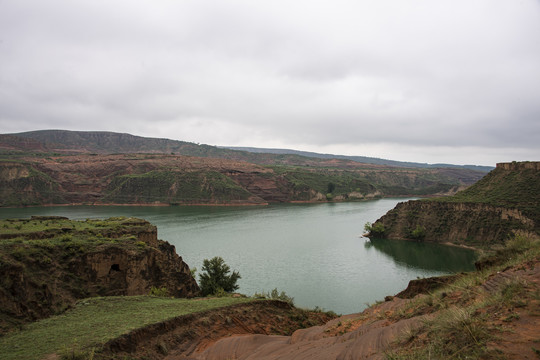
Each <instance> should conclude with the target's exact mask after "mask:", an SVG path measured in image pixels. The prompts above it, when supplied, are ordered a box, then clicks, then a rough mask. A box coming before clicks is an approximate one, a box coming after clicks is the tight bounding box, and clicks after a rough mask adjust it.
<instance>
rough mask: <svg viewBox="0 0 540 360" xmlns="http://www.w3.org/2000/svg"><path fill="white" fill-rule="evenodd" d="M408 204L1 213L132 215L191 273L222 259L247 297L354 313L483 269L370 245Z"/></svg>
mask: <svg viewBox="0 0 540 360" xmlns="http://www.w3.org/2000/svg"><path fill="white" fill-rule="evenodd" d="M400 201H405V200H403V199H380V200H373V201H366V202H350V203H324V204H279V205H270V206H261V207H210V206H208V207H206V206H173V207H138V206H110V207H109V206H102V207H90V206H76V207H36V208H17V209H6V208H2V209H0V218H26V217H29V216H31V215H60V216H67V217H69V218H71V219H86V218H107V217H111V216H133V217H139V218H143V219H146V220H148V221H150V222H151V223H153V224H154V225H156V226H157V228H158V237H159V238H160V239H162V240H166V241H168V242H170V243H172V244H173V245H175V246H176V251H177V253H178V254H179V255H180V256H182V258H183V259H184V261H185V262H186V263H187V264H188V265H189V266H190V267H191V268H193V267H196V268H197V269H200V268H201V266H202V261H203V259H209V258H212V257H214V256H221V257H223V258H224V259H225V262H226V263H227V264H228V265H229V266H230V267H231V269H234V270H238V271H239V272H240V275H241V276H242V278H241V279H240V280H239V282H238V284H239V285H240V289H239V292H242V293H244V294H248V295H252V294H254V293H255V292H261V291H271V290H272V289H274V288H277V289H278V290H279V291H285V292H286V293H287V294H288V295H289V296H292V297H294V299H295V304H296V305H297V306H300V307H315V306H319V307H320V308H324V309H326V310H333V311H335V312H337V313H342V314H348V313H354V312H359V311H361V310H363V309H364V308H365V307H366V303H372V302H375V301H376V300H381V299H383V298H384V296H386V295H393V294H396V293H398V292H399V291H401V290H403V289H404V288H405V287H406V286H407V284H408V282H409V280H411V279H416V278H418V277H429V276H436V275H442V274H448V273H454V272H460V271H470V270H473V269H474V265H473V263H474V259H475V254H474V253H473V252H472V251H470V250H466V249H461V248H456V247H448V246H442V245H437V244H427V243H417V242H406V241H392V240H386V239H374V240H373V241H370V240H369V239H366V238H363V237H362V233H363V231H364V230H363V229H364V224H365V223H366V222H368V221H369V222H374V221H375V220H377V219H378V218H379V217H381V216H382V215H384V214H385V213H386V212H387V211H388V210H390V209H392V208H393V207H394V206H395V205H396V204H397V203H398V202H400Z"/></svg>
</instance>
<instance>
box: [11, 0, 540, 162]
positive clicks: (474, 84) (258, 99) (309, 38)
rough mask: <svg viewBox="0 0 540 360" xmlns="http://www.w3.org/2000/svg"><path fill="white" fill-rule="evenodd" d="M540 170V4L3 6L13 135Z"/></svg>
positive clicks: (303, 1)
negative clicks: (88, 135) (46, 133)
mask: <svg viewBox="0 0 540 360" xmlns="http://www.w3.org/2000/svg"><path fill="white" fill-rule="evenodd" d="M39 129H67V130H104V131H116V132H125V133H130V134H134V135H140V136H149V137H166V138H170V139H176V140H184V141H192V142H198V143H205V144H211V145H220V146H221V145H234V146H254V147H277V148H294V149H297V150H306V151H316V152H325V153H334V154H346V155H365V156H374V157H381V158H387V159H393V160H404V161H417V162H428V163H437V162H449V163H454V164H478V165H494V164H495V163H496V162H502V161H512V160H540V0H436V1H434V0H407V1H403V0H367V1H366V0H350V1H347V0H332V1H317V0H310V1H308V0H300V1H295V0H287V1H281V0H272V1H255V0H245V1H236V0H235V1H228V0H193V1H182V0H152V1H150V0H148V1H137V0H125V1H121V0H106V1H105V0H91V1H90V0H89V1H86V0H80V1H78V0H47V1H42V0H34V1H31V0H0V133H12V132H21V131H29V130H39Z"/></svg>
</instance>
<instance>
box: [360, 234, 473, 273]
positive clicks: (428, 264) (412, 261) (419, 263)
mask: <svg viewBox="0 0 540 360" xmlns="http://www.w3.org/2000/svg"><path fill="white" fill-rule="evenodd" d="M364 246H365V248H366V250H370V249H375V250H377V251H380V252H381V253H383V254H385V255H387V256H388V257H390V258H391V259H392V260H393V261H394V262H396V263H397V264H399V265H401V266H405V267H413V268H417V269H423V270H431V271H442V272H447V273H455V272H461V271H472V270H474V261H475V260H476V253H475V252H474V251H472V250H469V249H463V248H459V247H453V246H446V245H440V244H434V243H425V242H416V241H403V240H389V239H370V240H368V241H366V242H365V245H364Z"/></svg>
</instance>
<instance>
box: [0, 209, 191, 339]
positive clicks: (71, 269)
mask: <svg viewBox="0 0 540 360" xmlns="http://www.w3.org/2000/svg"><path fill="white" fill-rule="evenodd" d="M0 279H1V283H0V332H1V330H6V329H8V328H10V327H13V326H14V325H17V324H20V323H24V322H26V321H29V320H36V319H39V318H43V317H47V316H49V315H52V314H55V313H58V312H61V311H63V310H65V308H66V307H69V306H71V305H72V304H73V303H74V302H75V301H76V300H77V299H82V298H86V297H90V296H108V295H141V294H148V293H149V292H150V291H151V289H152V288H166V289H167V291H168V292H169V294H170V295H171V296H175V297H193V296H196V295H198V293H199V288H198V285H197V283H196V281H195V279H193V277H192V276H191V273H190V269H189V266H188V265H187V264H186V263H185V262H184V261H182V258H181V257H180V256H178V255H177V254H176V252H175V248H174V246H173V245H171V244H169V243H167V242H165V241H162V240H158V238H157V229H156V227H155V226H153V225H151V224H150V223H148V222H146V221H144V220H139V219H131V218H130V219H127V218H111V219H108V220H105V221H101V220H87V221H70V220H68V219H66V218H54V217H53V218H50V217H33V218H32V219H22V220H2V221H0Z"/></svg>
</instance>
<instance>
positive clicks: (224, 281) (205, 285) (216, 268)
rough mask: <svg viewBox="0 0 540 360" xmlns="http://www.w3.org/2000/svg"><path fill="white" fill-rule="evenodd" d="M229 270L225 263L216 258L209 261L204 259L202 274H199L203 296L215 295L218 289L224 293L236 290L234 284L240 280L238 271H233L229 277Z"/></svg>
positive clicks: (236, 287)
mask: <svg viewBox="0 0 540 360" xmlns="http://www.w3.org/2000/svg"><path fill="white" fill-rule="evenodd" d="M230 271H231V268H230V267H229V265H227V264H225V261H224V260H223V259H222V258H221V257H219V256H216V257H214V258H212V259H210V260H208V259H204V261H203V266H202V273H201V274H199V286H200V288H201V292H202V295H203V296H208V295H212V294H216V293H218V292H219V290H220V289H223V290H224V291H226V292H229V293H230V292H233V291H235V290H238V288H239V286H238V285H237V284H236V282H237V281H238V279H240V278H241V276H240V274H239V273H238V271H233V272H232V274H230V275H229V273H230Z"/></svg>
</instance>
